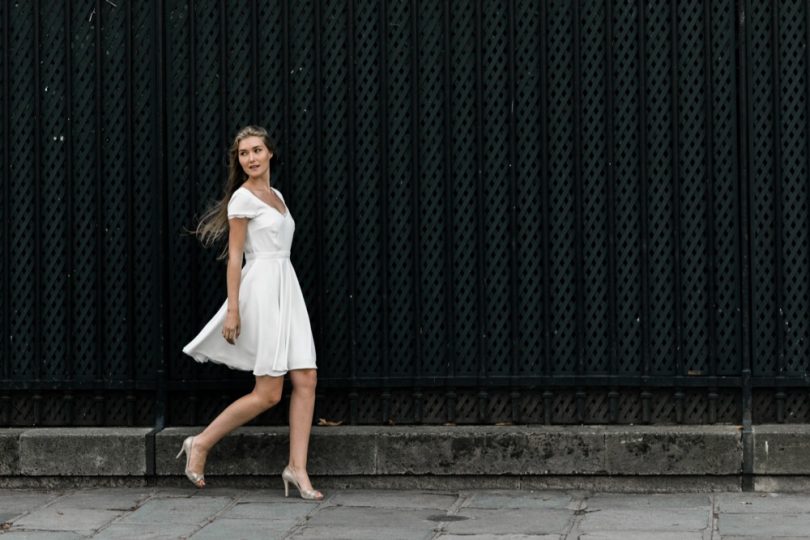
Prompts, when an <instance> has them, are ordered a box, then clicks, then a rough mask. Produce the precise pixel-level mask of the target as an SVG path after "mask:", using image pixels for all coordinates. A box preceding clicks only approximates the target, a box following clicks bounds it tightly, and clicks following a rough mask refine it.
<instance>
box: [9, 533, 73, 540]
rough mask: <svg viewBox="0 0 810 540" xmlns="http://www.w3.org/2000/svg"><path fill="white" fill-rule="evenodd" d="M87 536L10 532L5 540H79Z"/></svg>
mask: <svg viewBox="0 0 810 540" xmlns="http://www.w3.org/2000/svg"><path fill="white" fill-rule="evenodd" d="M79 538H87V536H85V535H81V534H78V533H73V532H67V531H8V532H6V533H3V540H77V539H79Z"/></svg>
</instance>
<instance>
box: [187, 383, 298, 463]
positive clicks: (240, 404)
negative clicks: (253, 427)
mask: <svg viewBox="0 0 810 540" xmlns="http://www.w3.org/2000/svg"><path fill="white" fill-rule="evenodd" d="M283 385H284V377H269V376H257V377H256V386H254V387H253V391H252V392H251V393H249V394H247V395H246V396H242V397H241V398H239V399H237V400H236V401H234V402H233V403H231V404H230V405H228V408H226V409H225V410H224V411H222V412H221V413H219V416H217V417H216V418H214V421H213V422H211V423H210V424H208V427H206V428H205V430H204V431H203V432H202V433H200V434H199V435H196V436H195V437H194V445H193V447H192V452H191V460H190V462H189V469H191V470H192V471H193V472H196V473H198V474H202V473H203V469H205V458H206V457H207V456H208V452H209V451H210V450H211V448H212V447H213V446H214V445H215V444H216V443H217V442H219V440H220V439H222V438H223V437H224V436H225V435H227V434H228V433H230V432H231V431H233V430H234V429H236V428H238V427H239V426H242V425H244V424H246V423H248V422H250V421H251V420H253V419H254V418H256V417H257V416H259V415H260V414H261V413H263V412H264V411H266V410H267V409H269V408H270V407H272V406H273V405H275V404H276V403H278V402H279V401H280V400H281V390H282V388H283Z"/></svg>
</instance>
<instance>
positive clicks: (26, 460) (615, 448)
mask: <svg viewBox="0 0 810 540" xmlns="http://www.w3.org/2000/svg"><path fill="white" fill-rule="evenodd" d="M198 432H199V428H167V429H164V430H162V431H160V432H158V433H155V432H153V431H152V430H151V429H149V428H37V429H18V428H13V429H0V486H7V487H11V486H20V487H21V486H24V485H32V486H36V485H57V484H60V483H62V484H65V483H67V485H73V484H77V485H86V484H92V483H93V482H94V481H97V482H98V483H100V484H105V485H110V484H115V483H121V482H123V483H130V482H136V483H140V482H144V481H146V482H149V483H159V484H172V483H177V484H180V485H183V484H184V482H185V479H184V477H183V476H182V474H183V467H184V465H185V460H184V459H183V458H181V459H175V456H176V454H177V452H178V451H179V449H180V445H181V443H182V441H183V439H184V438H185V437H186V436H188V435H192V434H195V433H198ZM288 433H289V431H288V429H287V428H276V427H246V428H242V429H239V430H237V431H236V432H234V433H233V434H231V435H230V436H228V437H226V438H225V439H224V440H223V441H221V442H220V444H218V445H217V446H216V447H215V448H214V450H213V451H212V453H211V455H210V456H209V459H208V463H207V465H206V477H207V478H208V479H209V483H210V481H211V480H213V479H217V484H218V485H236V486H238V485H243V486H244V485H246V484H251V485H253V484H255V485H267V484H269V485H273V484H272V483H276V482H280V480H279V479H278V475H279V474H280V472H281V470H282V469H283V467H284V465H285V464H286V461H287V454H288V446H289V438H288ZM753 442H754V453H753V456H754V469H753V470H754V473H755V477H754V479H753V480H754V482H753V485H754V488H755V489H757V490H764V491H770V490H793V489H806V488H807V486H808V484H810V481H808V479H810V460H808V456H810V426H805V425H778V426H769V425H763V426H755V427H754V437H753ZM742 464H743V448H742V432H741V429H740V428H739V427H737V426H570V427H562V426H452V427H449V426H397V427H389V426H338V427H315V428H313V431H312V439H311V443H310V458H309V466H308V469H309V472H310V474H311V475H312V476H313V477H314V478H317V479H318V480H319V483H320V485H323V486H324V487H327V486H334V487H340V486H344V487H375V486H376V487H382V486H385V487H402V488H431V487H433V488H458V487H463V486H469V487H499V488H510V489H511V488H524V489H535V488H538V489H539V488H553V487H559V488H582V489H612V490H630V491H634V490H640V491H706V490H724V491H728V490H733V489H739V488H740V486H741V479H742V470H743V469H742ZM94 479H95V480H94Z"/></svg>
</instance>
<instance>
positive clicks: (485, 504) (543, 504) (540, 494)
mask: <svg viewBox="0 0 810 540" xmlns="http://www.w3.org/2000/svg"><path fill="white" fill-rule="evenodd" d="M572 501H573V499H572V497H571V495H568V494H566V493H560V492H553V491H537V492H531V491H483V492H480V491H476V492H473V493H471V494H470V495H469V499H468V500H467V501H465V502H464V504H463V507H464V508H538V509H540V508H556V509H571V508H569V506H570V505H571V504H572Z"/></svg>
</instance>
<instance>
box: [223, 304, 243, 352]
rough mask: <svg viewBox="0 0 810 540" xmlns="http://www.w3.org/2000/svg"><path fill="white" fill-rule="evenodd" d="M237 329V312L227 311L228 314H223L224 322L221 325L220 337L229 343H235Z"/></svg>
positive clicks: (237, 334) (238, 327) (238, 325)
mask: <svg viewBox="0 0 810 540" xmlns="http://www.w3.org/2000/svg"><path fill="white" fill-rule="evenodd" d="M239 331H240V324H239V312H238V311H228V314H227V315H225V323H224V324H223V325H222V337H224V338H225V341H227V342H228V343H230V344H231V345H235V344H236V338H238V337H239Z"/></svg>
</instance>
